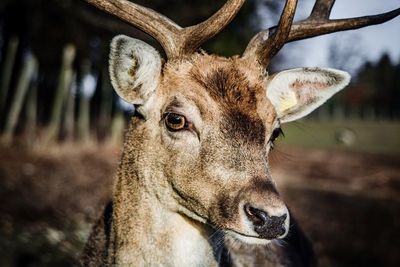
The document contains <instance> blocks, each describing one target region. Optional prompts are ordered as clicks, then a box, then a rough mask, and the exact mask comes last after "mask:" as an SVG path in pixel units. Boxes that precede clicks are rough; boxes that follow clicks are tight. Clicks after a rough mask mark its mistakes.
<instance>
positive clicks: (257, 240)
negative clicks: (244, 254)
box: [224, 229, 275, 245]
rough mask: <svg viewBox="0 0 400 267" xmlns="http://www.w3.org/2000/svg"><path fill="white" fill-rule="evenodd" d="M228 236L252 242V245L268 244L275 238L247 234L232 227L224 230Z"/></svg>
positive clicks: (248, 242)
mask: <svg viewBox="0 0 400 267" xmlns="http://www.w3.org/2000/svg"><path fill="white" fill-rule="evenodd" d="M224 232H225V233H226V234H227V235H228V236H231V237H233V238H234V239H236V240H238V241H240V242H243V243H246V244H251V245H267V244H269V243H271V242H272V241H273V240H275V239H265V238H262V237H259V236H254V235H247V234H244V233H240V232H237V231H235V230H232V229H228V230H225V231H224Z"/></svg>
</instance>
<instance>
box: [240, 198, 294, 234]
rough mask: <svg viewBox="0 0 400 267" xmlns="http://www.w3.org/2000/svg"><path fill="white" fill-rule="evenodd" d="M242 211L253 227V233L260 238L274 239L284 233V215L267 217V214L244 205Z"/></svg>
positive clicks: (285, 216)
mask: <svg viewBox="0 0 400 267" xmlns="http://www.w3.org/2000/svg"><path fill="white" fill-rule="evenodd" d="M244 210H245V213H246V215H247V217H248V218H249V219H250V221H251V222H252V223H253V225H254V231H256V233H257V234H259V235H260V237H262V238H266V239H274V238H277V237H279V236H281V235H283V234H284V233H285V232H286V228H285V220H286V218H287V215H286V214H285V215H282V216H269V215H268V213H267V212H265V211H263V210H260V209H257V208H253V207H251V206H250V205H245V206H244Z"/></svg>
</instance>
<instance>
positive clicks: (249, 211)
mask: <svg viewBox="0 0 400 267" xmlns="http://www.w3.org/2000/svg"><path fill="white" fill-rule="evenodd" d="M244 210H245V212H246V215H247V217H248V218H249V219H250V221H251V222H252V223H253V224H254V226H263V225H265V224H266V222H267V221H268V214H267V213H266V212H264V211H262V210H260V209H257V208H253V207H252V206H250V205H247V204H246V205H245V206H244Z"/></svg>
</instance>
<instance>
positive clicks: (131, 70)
mask: <svg viewBox="0 0 400 267" xmlns="http://www.w3.org/2000/svg"><path fill="white" fill-rule="evenodd" d="M109 63H110V77H111V83H112V85H113V87H114V89H115V91H116V92H117V94H118V95H119V96H120V97H121V98H122V99H124V100H125V101H127V102H129V103H132V104H136V105H141V104H143V103H144V102H146V100H147V99H148V98H149V97H150V96H151V95H152V94H153V93H154V92H155V90H156V88H157V86H158V84H159V82H160V75H161V57H160V55H159V54H158V52H157V51H156V50H155V49H154V48H153V47H151V46H150V45H148V44H146V43H145V42H143V41H140V40H138V39H133V38H130V37H128V36H125V35H118V36H116V37H114V38H113V40H112V41H111V52H110V60H109Z"/></svg>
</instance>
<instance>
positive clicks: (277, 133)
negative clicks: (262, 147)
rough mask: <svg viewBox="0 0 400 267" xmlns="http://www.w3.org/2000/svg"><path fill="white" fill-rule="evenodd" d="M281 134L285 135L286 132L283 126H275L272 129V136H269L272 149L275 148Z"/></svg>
mask: <svg viewBox="0 0 400 267" xmlns="http://www.w3.org/2000/svg"><path fill="white" fill-rule="evenodd" d="M280 136H283V137H284V136H285V134H284V133H283V131H282V128H281V127H278V128H275V129H274V130H273V131H272V134H271V137H270V138H269V143H270V145H271V149H274V145H275V141H276V139H278V138H279V137H280Z"/></svg>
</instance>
